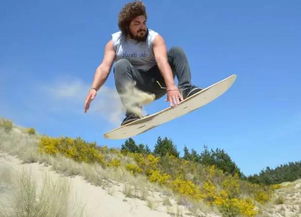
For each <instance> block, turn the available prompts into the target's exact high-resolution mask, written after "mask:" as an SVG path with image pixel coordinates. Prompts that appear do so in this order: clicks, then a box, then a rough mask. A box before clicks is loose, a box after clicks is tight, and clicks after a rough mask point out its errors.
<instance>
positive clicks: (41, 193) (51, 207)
mask: <svg viewBox="0 0 301 217" xmlns="http://www.w3.org/2000/svg"><path fill="white" fill-rule="evenodd" d="M0 186H1V191H0V216H1V217H25V216H26V217H57V216H62V217H63V216H66V217H69V216H70V217H71V216H72V217H75V216H76V217H79V216H83V209H82V208H75V207H72V208H70V203H69V201H70V195H69V192H70V186H69V183H68V182H66V181H64V180H63V179H59V180H52V179H51V178H50V177H49V176H47V175H45V177H44V179H43V182H42V183H40V186H39V185H38V183H37V182H36V181H35V180H34V179H33V177H32V174H31V173H30V172H29V171H25V170H24V171H21V172H17V171H14V170H12V168H7V167H5V166H4V167H1V168H0ZM54 195H55V196H54ZM78 207H81V206H78Z"/></svg>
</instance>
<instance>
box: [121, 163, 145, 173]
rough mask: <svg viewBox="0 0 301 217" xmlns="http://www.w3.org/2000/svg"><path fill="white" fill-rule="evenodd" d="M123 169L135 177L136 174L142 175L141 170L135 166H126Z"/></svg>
mask: <svg viewBox="0 0 301 217" xmlns="http://www.w3.org/2000/svg"><path fill="white" fill-rule="evenodd" d="M125 168H126V169H127V170H128V171H130V172H131V173H132V174H134V175H136V174H137V173H142V169H141V168H140V167H138V166H137V165H136V164H127V165H126V166H125Z"/></svg>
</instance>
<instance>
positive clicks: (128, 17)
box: [118, 0, 147, 35]
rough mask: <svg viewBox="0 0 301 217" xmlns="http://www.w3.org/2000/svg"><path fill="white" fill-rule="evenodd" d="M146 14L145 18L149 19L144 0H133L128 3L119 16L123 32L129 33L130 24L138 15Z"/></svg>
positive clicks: (119, 24) (120, 27)
mask: <svg viewBox="0 0 301 217" xmlns="http://www.w3.org/2000/svg"><path fill="white" fill-rule="evenodd" d="M141 15H143V16H145V19H147V15H146V9H145V6H144V4H143V2H142V1H137V0H136V1H133V2H130V3H127V4H126V5H125V6H124V7H123V8H122V9H121V11H120V13H119V17H118V27H119V29H120V31H121V32H122V34H124V35H129V33H130V30H129V25H130V22H131V21H132V20H133V19H134V18H135V17H138V16H141Z"/></svg>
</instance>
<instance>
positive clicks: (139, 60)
mask: <svg viewBox="0 0 301 217" xmlns="http://www.w3.org/2000/svg"><path fill="white" fill-rule="evenodd" d="M156 35H158V33H157V32H155V31H153V30H151V29H149V30H148V36H147V39H146V41H140V42H139V41H136V40H133V39H130V38H126V37H125V36H124V35H122V34H121V32H120V31H119V32H116V33H113V34H112V41H113V46H114V50H115V52H116V58H115V62H116V61H118V60H120V59H127V60H129V61H130V63H131V64H132V65H133V66H134V67H135V68H136V69H139V70H143V71H148V70H149V69H150V68H152V67H153V66H155V65H156V60H155V56H154V53H153V41H154V39H155V37H156Z"/></svg>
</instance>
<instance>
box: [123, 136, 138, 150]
mask: <svg viewBox="0 0 301 217" xmlns="http://www.w3.org/2000/svg"><path fill="white" fill-rule="evenodd" d="M138 150H139V147H138V146H137V145H136V142H135V141H134V140H133V139H132V138H129V139H127V140H126V141H125V142H124V144H122V145H121V151H123V152H133V153H137V152H138Z"/></svg>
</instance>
